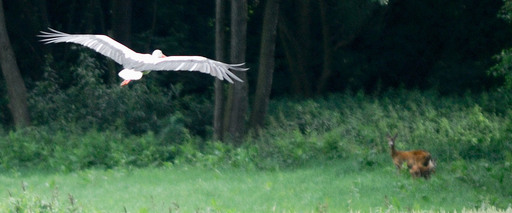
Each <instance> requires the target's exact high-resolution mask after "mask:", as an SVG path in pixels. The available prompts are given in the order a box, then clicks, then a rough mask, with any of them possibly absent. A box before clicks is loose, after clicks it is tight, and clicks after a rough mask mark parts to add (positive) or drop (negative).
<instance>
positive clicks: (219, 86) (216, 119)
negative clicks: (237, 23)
mask: <svg viewBox="0 0 512 213" xmlns="http://www.w3.org/2000/svg"><path fill="white" fill-rule="evenodd" d="M225 13H226V0H216V1H215V59H216V60H218V61H225V59H226V49H225V46H226V31H225V27H226V16H225ZM214 86H215V108H214V112H213V138H214V139H215V140H223V138H224V128H223V127H224V119H223V118H224V87H223V82H222V81H221V80H219V79H217V78H215V83H214Z"/></svg>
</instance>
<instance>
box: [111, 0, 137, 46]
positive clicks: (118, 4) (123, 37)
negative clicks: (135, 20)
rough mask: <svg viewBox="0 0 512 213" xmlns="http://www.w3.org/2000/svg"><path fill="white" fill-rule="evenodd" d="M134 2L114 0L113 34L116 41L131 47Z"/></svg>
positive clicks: (130, 0)
mask: <svg viewBox="0 0 512 213" xmlns="http://www.w3.org/2000/svg"><path fill="white" fill-rule="evenodd" d="M131 26H132V0H113V4H112V32H113V34H114V39H116V40H117V41H119V42H121V43H122V44H124V45H125V46H128V47H129V46H131V31H132V27H131Z"/></svg>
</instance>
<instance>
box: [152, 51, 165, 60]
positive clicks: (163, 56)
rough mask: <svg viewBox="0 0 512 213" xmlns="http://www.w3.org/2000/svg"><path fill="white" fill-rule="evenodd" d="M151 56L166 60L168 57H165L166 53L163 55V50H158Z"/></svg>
mask: <svg viewBox="0 0 512 213" xmlns="http://www.w3.org/2000/svg"><path fill="white" fill-rule="evenodd" d="M151 55H152V56H155V57H157V58H165V57H166V56H165V55H164V53H162V50H159V49H156V50H155V51H153V53H152V54H151Z"/></svg>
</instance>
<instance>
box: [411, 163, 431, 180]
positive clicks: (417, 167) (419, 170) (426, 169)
mask: <svg viewBox="0 0 512 213" xmlns="http://www.w3.org/2000/svg"><path fill="white" fill-rule="evenodd" d="M435 172H436V162H435V161H434V159H432V158H430V159H429V160H428V164H427V165H426V166H425V165H423V164H422V163H416V164H414V165H413V166H412V167H410V168H409V173H410V174H411V175H412V176H413V177H415V178H417V177H424V178H425V179H427V180H428V179H429V178H430V175H431V174H432V173H435Z"/></svg>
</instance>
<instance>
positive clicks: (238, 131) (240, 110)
mask: <svg viewBox="0 0 512 213" xmlns="http://www.w3.org/2000/svg"><path fill="white" fill-rule="evenodd" d="M246 48H247V0H231V49H230V58H231V63H235V64H236V63H244V62H245V54H246V52H245V51H246ZM236 75H237V76H238V77H239V78H240V79H242V80H243V81H244V82H235V83H234V84H233V85H231V86H230V89H229V97H228V103H227V106H226V111H225V112H226V113H225V116H227V121H228V123H227V132H228V133H229V135H230V137H231V139H233V142H235V143H236V144H240V143H241V139H242V138H243V136H244V133H245V116H246V113H247V108H248V104H249V103H248V102H249V101H248V94H247V93H248V82H247V74H246V73H245V72H236Z"/></svg>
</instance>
